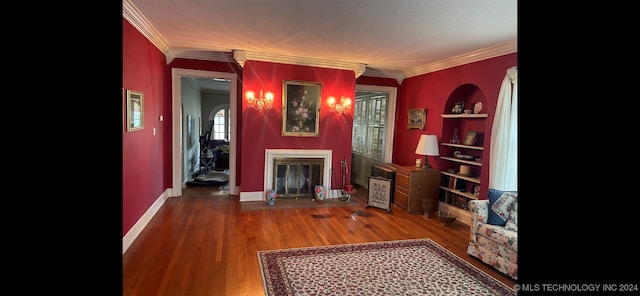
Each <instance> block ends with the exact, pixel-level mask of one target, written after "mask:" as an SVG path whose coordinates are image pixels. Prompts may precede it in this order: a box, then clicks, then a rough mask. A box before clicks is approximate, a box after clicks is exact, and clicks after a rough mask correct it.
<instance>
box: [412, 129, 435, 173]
mask: <svg viewBox="0 0 640 296" xmlns="http://www.w3.org/2000/svg"><path fill="white" fill-rule="evenodd" d="M416 154H418V155H425V158H424V167H425V169H431V167H430V166H429V161H428V158H427V157H429V156H438V155H440V151H439V150H438V138H437V137H436V135H421V136H420V140H418V146H417V147H416ZM421 166H422V159H421V158H417V159H416V167H421Z"/></svg>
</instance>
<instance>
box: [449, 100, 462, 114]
mask: <svg viewBox="0 0 640 296" xmlns="http://www.w3.org/2000/svg"><path fill="white" fill-rule="evenodd" d="M463 110H464V102H463V101H460V102H456V104H455V105H454V106H453V109H451V113H453V114H462V112H463Z"/></svg>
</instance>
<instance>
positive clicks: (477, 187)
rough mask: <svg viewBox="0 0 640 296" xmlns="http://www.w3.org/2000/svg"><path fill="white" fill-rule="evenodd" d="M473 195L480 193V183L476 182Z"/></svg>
mask: <svg viewBox="0 0 640 296" xmlns="http://www.w3.org/2000/svg"><path fill="white" fill-rule="evenodd" d="M472 193H473V195H476V196H477V195H480V184H476V185H474V186H473V192H472Z"/></svg>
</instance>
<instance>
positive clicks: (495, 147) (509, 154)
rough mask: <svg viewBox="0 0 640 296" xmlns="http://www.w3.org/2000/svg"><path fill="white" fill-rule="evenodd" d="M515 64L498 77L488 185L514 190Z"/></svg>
mask: <svg viewBox="0 0 640 296" xmlns="http://www.w3.org/2000/svg"><path fill="white" fill-rule="evenodd" d="M517 110H518V67H512V68H509V69H508V70H507V75H505V77H504V79H503V80H502V86H501V87H500V94H499V95H498V104H497V106H496V113H495V118H494V119H493V127H492V129H491V156H490V158H489V159H490V161H489V188H493V189H498V190H502V191H518V112H517Z"/></svg>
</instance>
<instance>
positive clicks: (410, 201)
mask: <svg viewBox="0 0 640 296" xmlns="http://www.w3.org/2000/svg"><path fill="white" fill-rule="evenodd" d="M439 189H440V171H439V170H435V169H424V168H418V167H416V166H397V167H396V182H395V193H394V196H395V202H394V204H395V205H397V206H399V207H401V208H403V209H405V210H406V211H407V212H408V213H411V214H423V210H422V201H423V200H429V201H430V212H437V211H438V205H439V196H438V194H439Z"/></svg>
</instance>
